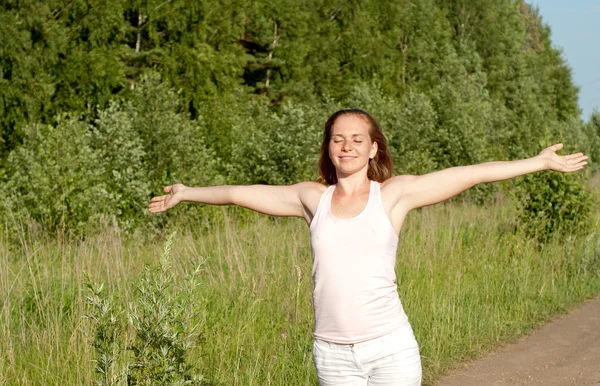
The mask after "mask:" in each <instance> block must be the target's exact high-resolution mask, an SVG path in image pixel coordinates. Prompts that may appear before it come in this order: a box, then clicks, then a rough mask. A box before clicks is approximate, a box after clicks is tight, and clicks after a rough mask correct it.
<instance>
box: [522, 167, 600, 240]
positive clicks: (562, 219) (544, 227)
mask: <svg viewBox="0 0 600 386" xmlns="http://www.w3.org/2000/svg"><path fill="white" fill-rule="evenodd" d="M513 194H514V195H515V196H516V198H517V200H518V201H519V215H518V228H519V229H521V230H522V231H524V232H525V233H526V234H527V235H529V236H531V237H535V238H537V240H539V241H541V242H545V241H548V240H549V239H550V237H551V236H552V235H558V236H563V235H568V234H572V233H577V232H578V231H581V230H583V229H585V228H586V227H587V225H588V224H589V221H590V219H591V215H592V209H593V208H594V204H595V202H594V198H593V196H592V194H591V193H590V192H589V191H587V190H586V188H585V184H584V177H583V174H581V173H557V172H550V171H545V172H540V173H534V174H528V175H526V176H523V177H520V178H519V179H518V181H517V183H516V189H515V191H514V193H513Z"/></svg>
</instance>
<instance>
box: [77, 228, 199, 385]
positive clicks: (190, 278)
mask: <svg viewBox="0 0 600 386" xmlns="http://www.w3.org/2000/svg"><path fill="white" fill-rule="evenodd" d="M173 237H174V234H172V235H171V236H170V237H169V238H168V239H167V241H166V243H165V246H164V251H163V253H162V255H161V258H160V261H159V264H158V265H150V266H149V265H146V266H145V267H144V272H143V274H142V276H141V277H140V278H139V281H137V284H136V285H135V292H134V295H133V296H132V298H131V299H130V302H129V304H128V305H127V307H126V308H125V307H122V306H121V305H120V303H119V302H118V300H117V299H115V297H114V296H113V297H111V296H110V295H108V294H107V293H106V292H105V290H104V286H103V285H102V284H100V285H98V284H94V283H93V282H92V281H91V280H90V279H89V277H88V279H87V280H86V287H87V290H88V293H89V295H88V296H87V297H86V299H87V305H88V309H89V311H88V314H87V315H86V318H88V319H89V320H90V321H91V322H92V326H91V329H92V330H93V331H94V332H93V339H92V340H91V345H92V347H93V349H94V352H95V359H94V361H95V362H96V367H95V373H96V375H97V377H96V378H97V380H96V384H97V385H118V384H127V385H146V386H151V385H204V384H205V383H204V381H203V377H202V375H200V374H199V372H198V369H197V368H196V367H195V366H194V365H192V364H191V362H190V361H189V355H190V354H191V353H192V352H193V350H194V349H195V348H196V346H197V343H198V340H199V336H200V329H201V326H202V323H203V317H204V315H203V314H202V313H201V311H198V310H203V304H202V303H200V304H199V303H198V296H197V295H198V289H199V286H200V283H199V281H198V278H197V276H198V274H199V272H200V268H201V266H196V267H195V268H194V270H193V271H191V272H188V273H186V277H185V279H184V280H183V283H182V284H181V285H175V283H176V277H175V274H174V272H173V267H172V257H171V247H172V243H173ZM193 299H194V300H193ZM124 308H125V309H126V310H127V312H126V316H127V320H128V323H127V322H125V321H124V318H123V314H124V312H123V311H122V310H123V309H124ZM130 334H132V335H133V336H130Z"/></svg>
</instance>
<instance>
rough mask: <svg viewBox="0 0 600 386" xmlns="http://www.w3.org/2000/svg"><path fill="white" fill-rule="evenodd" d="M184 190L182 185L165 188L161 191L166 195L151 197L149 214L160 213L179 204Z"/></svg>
mask: <svg viewBox="0 0 600 386" xmlns="http://www.w3.org/2000/svg"><path fill="white" fill-rule="evenodd" d="M185 188H186V186H185V185H183V184H175V185H169V186H165V187H164V188H163V191H164V192H165V193H166V194H165V195H163V196H156V197H152V199H151V200H150V205H148V209H149V210H150V212H151V213H160V212H164V211H166V210H167V209H171V208H173V207H174V206H175V205H177V204H179V203H180V202H181V193H182V192H183V191H184V190H185Z"/></svg>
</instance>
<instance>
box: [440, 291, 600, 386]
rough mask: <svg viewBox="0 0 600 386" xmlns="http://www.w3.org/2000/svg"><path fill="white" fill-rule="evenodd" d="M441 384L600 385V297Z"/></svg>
mask: <svg viewBox="0 0 600 386" xmlns="http://www.w3.org/2000/svg"><path fill="white" fill-rule="evenodd" d="M435 385H436V386H475V385H477V386H479V385H482V386H487V385H490V386H491V385H493V386H500V385H506V386H508V385H510V386H513V385H556V386H565V385H583V386H589V385H600V297H597V298H595V299H593V300H589V301H587V302H585V303H584V304H583V305H582V306H580V307H578V308H577V309H575V310H573V311H571V312H569V313H568V314H566V315H564V316H562V317H561V318H560V319H557V320H554V321H552V322H550V323H549V324H547V325H545V326H544V327H542V328H540V329H539V330H536V331H534V332H533V333H532V334H531V335H529V336H528V337H525V338H523V339H521V340H520V341H518V342H517V343H514V344H511V345H509V346H506V347H505V348H503V349H500V350H499V351H498V352H495V353H492V354H489V355H487V356H486V357H484V358H483V359H480V360H477V361H475V362H472V363H469V364H466V365H464V366H462V367H459V368H458V369H455V370H453V371H452V372H450V374H449V375H447V376H446V377H444V378H442V379H441V380H439V381H438V382H436V383H435Z"/></svg>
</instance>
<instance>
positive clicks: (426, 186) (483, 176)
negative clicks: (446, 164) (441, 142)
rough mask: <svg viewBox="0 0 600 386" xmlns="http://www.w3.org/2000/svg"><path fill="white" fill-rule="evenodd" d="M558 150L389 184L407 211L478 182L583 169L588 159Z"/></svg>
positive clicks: (401, 179) (547, 149) (396, 178)
mask: <svg viewBox="0 0 600 386" xmlns="http://www.w3.org/2000/svg"><path fill="white" fill-rule="evenodd" d="M562 147H563V145H562V144H557V145H553V146H550V147H548V148H546V149H544V150H542V152H540V154H538V155H537V156H535V157H532V158H527V159H522V160H517V161H499V162H486V163H482V164H478V165H471V166H457V167H453V168H449V169H444V170H440V171H437V172H433V173H429V174H425V175H422V176H398V177H394V179H395V181H392V184H394V185H397V187H398V191H399V195H398V202H401V203H402V205H403V206H405V209H406V210H411V209H414V208H419V207H423V206H427V205H433V204H436V203H438V202H441V201H444V200H447V199H449V198H451V197H454V196H456V195H457V194H459V193H461V192H463V191H465V190H467V189H469V188H471V187H473V186H474V185H477V184H479V183H482V182H495V181H502V180H507V179H510V178H513V177H517V176H521V175H523V174H528V173H533V172H537V171H541V170H554V171H558V172H574V171H577V170H581V169H583V167H584V166H585V165H587V162H586V160H587V158H588V157H587V156H585V155H583V153H575V154H570V155H566V156H559V155H557V154H556V152H557V151H558V150H560V149H562Z"/></svg>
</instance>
